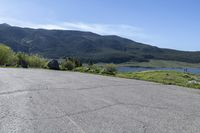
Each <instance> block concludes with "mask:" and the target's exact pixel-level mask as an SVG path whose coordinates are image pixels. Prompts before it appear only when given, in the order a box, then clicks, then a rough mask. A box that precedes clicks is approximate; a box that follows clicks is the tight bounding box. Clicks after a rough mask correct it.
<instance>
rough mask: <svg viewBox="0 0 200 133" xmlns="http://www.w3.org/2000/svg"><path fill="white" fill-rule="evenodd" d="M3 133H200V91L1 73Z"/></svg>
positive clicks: (65, 75)
mask: <svg viewBox="0 0 200 133" xmlns="http://www.w3.org/2000/svg"><path fill="white" fill-rule="evenodd" d="M0 133H200V90H194V89H187V88H182V87H176V86H166V85H160V84H156V83H150V82H144V81H137V80H130V79H121V78H114V77H106V76H99V75H92V74H83V73H76V72H63V71H50V70H39V69H11V68H8V69H5V68H0Z"/></svg>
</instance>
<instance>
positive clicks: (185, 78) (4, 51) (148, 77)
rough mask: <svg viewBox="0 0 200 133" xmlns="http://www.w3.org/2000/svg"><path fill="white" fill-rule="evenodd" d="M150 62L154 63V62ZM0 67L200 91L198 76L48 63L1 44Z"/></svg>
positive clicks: (66, 61)
mask: <svg viewBox="0 0 200 133" xmlns="http://www.w3.org/2000/svg"><path fill="white" fill-rule="evenodd" d="M152 62H154V63H155V61H152ZM152 64H153V63H152ZM0 66H1V67H23V68H28V67H30V68H46V69H54V70H64V71H65V70H67V71H76V72H84V73H93V74H100V75H110V76H115V77H120V78H129V79H138V80H145V81H151V82H157V83H162V84H166V85H178V86H183V87H189V88H196V89H200V75H195V74H189V73H182V72H176V71H145V72H135V73H133V72H132V73H120V72H117V69H116V65H115V64H103V65H95V64H93V62H91V61H89V62H88V64H84V65H83V64H82V63H81V61H80V60H79V59H77V58H69V57H68V58H65V59H62V61H57V60H50V61H48V60H47V59H44V58H42V57H41V56H39V55H28V54H25V53H21V52H13V50H12V49H10V48H9V47H7V46H5V45H2V44H0Z"/></svg>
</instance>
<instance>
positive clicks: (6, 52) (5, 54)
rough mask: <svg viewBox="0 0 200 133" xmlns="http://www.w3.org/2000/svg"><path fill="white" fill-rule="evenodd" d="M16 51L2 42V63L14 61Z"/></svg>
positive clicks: (0, 49) (0, 59)
mask: <svg viewBox="0 0 200 133" xmlns="http://www.w3.org/2000/svg"><path fill="white" fill-rule="evenodd" d="M13 56H14V52H13V51H12V50H11V49H10V48H9V47H7V46H5V45H3V44H0V65H7V64H11V63H12V57H13Z"/></svg>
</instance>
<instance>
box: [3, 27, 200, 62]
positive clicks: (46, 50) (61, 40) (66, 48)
mask: <svg viewBox="0 0 200 133" xmlns="http://www.w3.org/2000/svg"><path fill="white" fill-rule="evenodd" d="M0 43H3V44H6V45H8V46H9V47H11V48H12V49H13V50H14V51H22V52H25V53H28V54H39V55H42V56H43V57H46V58H62V57H69V56H73V57H78V58H79V59H81V60H82V61H85V62H88V61H90V60H92V61H93V62H113V63H122V62H130V61H133V62H135V61H136V62H144V61H148V60H151V59H156V60H158V59H159V60H174V61H182V62H190V63H199V62H200V52H185V51H177V50H170V49H161V48H158V47H154V46H151V45H146V44H142V43H138V42H135V41H132V40H129V39H125V38H121V37H119V36H101V35H98V34H95V33H91V32H81V31H69V30H44V29H30V28H20V27H13V26H10V25H8V24H0Z"/></svg>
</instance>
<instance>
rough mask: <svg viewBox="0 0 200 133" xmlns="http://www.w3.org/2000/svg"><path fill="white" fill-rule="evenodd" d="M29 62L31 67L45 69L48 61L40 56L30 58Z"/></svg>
mask: <svg viewBox="0 0 200 133" xmlns="http://www.w3.org/2000/svg"><path fill="white" fill-rule="evenodd" d="M27 62H28V65H29V67H33V68H45V65H46V62H47V61H46V60H45V59H43V58H42V57H40V56H39V55H31V56H28V58H27Z"/></svg>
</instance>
